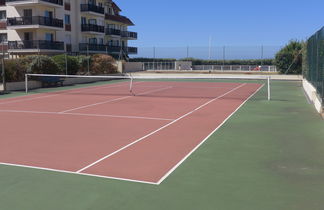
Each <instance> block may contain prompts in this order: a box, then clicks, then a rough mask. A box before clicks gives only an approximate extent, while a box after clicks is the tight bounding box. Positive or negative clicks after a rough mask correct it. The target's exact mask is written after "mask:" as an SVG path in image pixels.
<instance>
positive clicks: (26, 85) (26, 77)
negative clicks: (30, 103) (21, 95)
mask: <svg viewBox="0 0 324 210" xmlns="http://www.w3.org/2000/svg"><path fill="white" fill-rule="evenodd" d="M25 91H26V93H28V74H25Z"/></svg>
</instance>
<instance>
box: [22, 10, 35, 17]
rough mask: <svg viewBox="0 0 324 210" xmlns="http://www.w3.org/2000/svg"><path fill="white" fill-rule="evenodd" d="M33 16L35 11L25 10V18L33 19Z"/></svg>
mask: <svg viewBox="0 0 324 210" xmlns="http://www.w3.org/2000/svg"><path fill="white" fill-rule="evenodd" d="M31 16H33V10H32V9H24V17H31Z"/></svg>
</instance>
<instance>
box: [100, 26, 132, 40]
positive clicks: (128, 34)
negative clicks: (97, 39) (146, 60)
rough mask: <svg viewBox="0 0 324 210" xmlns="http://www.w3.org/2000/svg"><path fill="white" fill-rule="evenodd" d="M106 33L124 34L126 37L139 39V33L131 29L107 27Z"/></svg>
mask: <svg viewBox="0 0 324 210" xmlns="http://www.w3.org/2000/svg"><path fill="white" fill-rule="evenodd" d="M106 35H115V36H122V37H126V38H132V39H137V33H136V32H131V31H121V30H119V29H112V28H106Z"/></svg>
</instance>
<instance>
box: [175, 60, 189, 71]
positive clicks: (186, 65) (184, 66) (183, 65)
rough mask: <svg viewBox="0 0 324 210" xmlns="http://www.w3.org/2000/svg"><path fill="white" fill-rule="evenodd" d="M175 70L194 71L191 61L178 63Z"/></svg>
mask: <svg viewBox="0 0 324 210" xmlns="http://www.w3.org/2000/svg"><path fill="white" fill-rule="evenodd" d="M175 70H192V62H191V61H176V62H175Z"/></svg>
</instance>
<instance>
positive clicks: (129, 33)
mask: <svg viewBox="0 0 324 210" xmlns="http://www.w3.org/2000/svg"><path fill="white" fill-rule="evenodd" d="M121 35H122V37H127V38H133V39H137V33H136V32H132V31H122V32H121Z"/></svg>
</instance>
